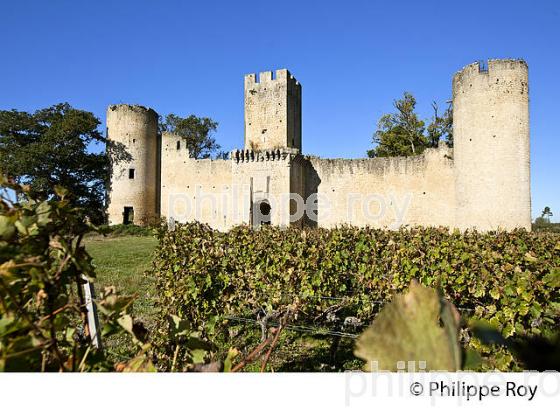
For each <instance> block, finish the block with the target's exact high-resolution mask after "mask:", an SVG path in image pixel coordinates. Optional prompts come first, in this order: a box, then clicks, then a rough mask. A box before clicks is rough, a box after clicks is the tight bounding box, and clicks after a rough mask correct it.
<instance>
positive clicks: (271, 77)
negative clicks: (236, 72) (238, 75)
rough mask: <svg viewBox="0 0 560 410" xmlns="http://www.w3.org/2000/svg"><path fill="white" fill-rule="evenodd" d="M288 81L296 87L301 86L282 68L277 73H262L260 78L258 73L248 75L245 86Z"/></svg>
mask: <svg viewBox="0 0 560 410" xmlns="http://www.w3.org/2000/svg"><path fill="white" fill-rule="evenodd" d="M288 80H290V81H293V82H294V83H295V84H296V85H299V82H298V81H297V80H296V79H295V77H294V76H293V75H292V74H290V72H289V71H288V70H287V69H285V68H282V69H279V70H276V71H262V72H260V73H259V76H258V78H257V74H256V73H251V74H246V75H245V86H246V87H247V86H251V85H255V84H268V83H272V82H275V81H281V82H287V81H288Z"/></svg>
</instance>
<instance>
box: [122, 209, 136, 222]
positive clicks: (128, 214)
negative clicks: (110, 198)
mask: <svg viewBox="0 0 560 410" xmlns="http://www.w3.org/2000/svg"><path fill="white" fill-rule="evenodd" d="M133 223H134V208H133V207H131V206H125V207H124V212H123V225H130V224H133Z"/></svg>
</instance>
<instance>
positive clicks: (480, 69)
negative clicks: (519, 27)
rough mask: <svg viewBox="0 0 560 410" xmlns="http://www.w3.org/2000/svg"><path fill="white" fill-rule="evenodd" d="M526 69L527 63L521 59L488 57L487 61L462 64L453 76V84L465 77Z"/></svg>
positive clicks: (460, 81) (458, 82)
mask: <svg viewBox="0 0 560 410" xmlns="http://www.w3.org/2000/svg"><path fill="white" fill-rule="evenodd" d="M518 70H524V71H527V70H528V65H527V62H526V61H525V60H522V59H490V60H488V61H486V62H485V61H477V62H474V63H471V64H469V65H466V66H464V67H463V68H462V69H461V70H459V71H457V72H456V73H455V75H454V76H453V86H454V87H455V85H456V84H460V83H462V82H463V81H464V80H465V79H468V78H473V77H476V76H497V75H498V74H500V73H507V72H511V71H518Z"/></svg>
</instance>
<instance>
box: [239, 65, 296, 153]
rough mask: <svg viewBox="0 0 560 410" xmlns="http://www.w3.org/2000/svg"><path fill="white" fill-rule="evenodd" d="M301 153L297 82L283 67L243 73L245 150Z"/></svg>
mask: <svg viewBox="0 0 560 410" xmlns="http://www.w3.org/2000/svg"><path fill="white" fill-rule="evenodd" d="M276 148H296V149H298V150H300V152H301V85H300V83H299V82H298V81H297V80H296V79H295V78H294V77H293V76H292V75H291V74H290V72H289V71H288V70H286V69H282V70H276V72H275V73H274V72H272V71H265V72H262V73H260V74H259V78H258V79H257V76H256V74H248V75H246V76H245V149H250V150H255V151H260V150H267V149H276Z"/></svg>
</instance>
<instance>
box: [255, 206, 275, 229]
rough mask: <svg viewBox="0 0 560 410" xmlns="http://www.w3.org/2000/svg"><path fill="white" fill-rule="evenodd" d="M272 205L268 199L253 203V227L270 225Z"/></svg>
mask: <svg viewBox="0 0 560 410" xmlns="http://www.w3.org/2000/svg"><path fill="white" fill-rule="evenodd" d="M270 213H271V207H270V204H269V203H268V201H267V200H262V201H259V202H256V203H255V204H254V205H253V227H255V228H258V227H259V226H261V225H270V223H271V221H270Z"/></svg>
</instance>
